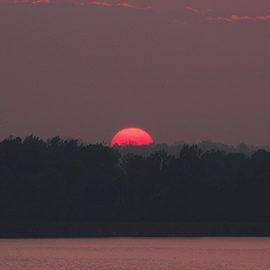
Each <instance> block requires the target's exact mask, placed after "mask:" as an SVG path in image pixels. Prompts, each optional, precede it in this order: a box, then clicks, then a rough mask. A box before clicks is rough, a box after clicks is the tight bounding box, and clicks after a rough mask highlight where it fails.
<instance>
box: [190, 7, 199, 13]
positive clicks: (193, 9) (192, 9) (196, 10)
mask: <svg viewBox="0 0 270 270" xmlns="http://www.w3.org/2000/svg"><path fill="white" fill-rule="evenodd" d="M187 9H188V10H191V11H194V12H196V13H199V10H198V9H195V8H191V7H187Z"/></svg>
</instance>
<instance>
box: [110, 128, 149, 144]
mask: <svg viewBox="0 0 270 270" xmlns="http://www.w3.org/2000/svg"><path fill="white" fill-rule="evenodd" d="M152 142H153V139H152V138H151V136H150V135H149V134H148V133H147V132H146V131H144V130H142V129H140V128H125V129H122V130H120V131H119V132H117V133H116V135H115V136H114V137H113V139H112V143H111V145H112V146H113V145H114V144H119V145H121V144H134V145H143V144H149V143H152Z"/></svg>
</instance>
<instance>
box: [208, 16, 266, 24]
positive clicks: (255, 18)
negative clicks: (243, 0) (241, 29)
mask: <svg viewBox="0 0 270 270" xmlns="http://www.w3.org/2000/svg"><path fill="white" fill-rule="evenodd" d="M208 20H209V21H229V22H233V21H242V20H252V21H270V16H269V15H266V16H256V17H249V16H241V17H239V16H237V15H233V16H231V18H226V17H216V18H208Z"/></svg>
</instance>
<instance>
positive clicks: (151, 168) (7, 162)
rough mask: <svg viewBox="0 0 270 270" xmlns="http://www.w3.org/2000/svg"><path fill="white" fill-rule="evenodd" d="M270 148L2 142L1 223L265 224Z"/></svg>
mask: <svg viewBox="0 0 270 270" xmlns="http://www.w3.org/2000/svg"><path fill="white" fill-rule="evenodd" d="M269 193H270V152H269V151H266V150H264V149H259V150H257V151H256V152H254V153H253V154H252V155H251V156H248V155H246V154H244V153H228V152H225V151H221V150H208V151H205V152H203V151H202V150H201V149H200V148H199V147H198V145H187V144H184V145H183V146H182V148H181V149H180V151H179V153H178V155H170V154H168V152H166V151H165V150H159V151H155V152H154V153H151V154H149V155H148V156H142V155H138V154H132V153H126V154H125V155H124V156H121V154H120V152H119V151H117V150H115V149H113V148H111V147H108V146H105V145H102V144H89V145H83V144H79V143H78V140H75V139H72V140H63V139H61V138H60V137H54V138H52V139H49V140H47V141H43V140H42V139H40V138H38V137H35V136H32V135H31V136H28V137H26V138H25V139H21V138H19V137H12V136H10V137H9V138H7V139H4V140H3V141H2V142H0V205H1V208H0V222H2V223H3V222H8V223H14V222H15V223H16V222H220V221H222V222H232V221H233V222H270V215H269V205H270V196H269Z"/></svg>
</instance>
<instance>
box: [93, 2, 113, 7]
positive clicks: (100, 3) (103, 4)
mask: <svg viewBox="0 0 270 270" xmlns="http://www.w3.org/2000/svg"><path fill="white" fill-rule="evenodd" d="M88 4H89V5H102V6H108V7H110V6H111V5H110V4H108V3H102V2H90V3H88Z"/></svg>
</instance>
